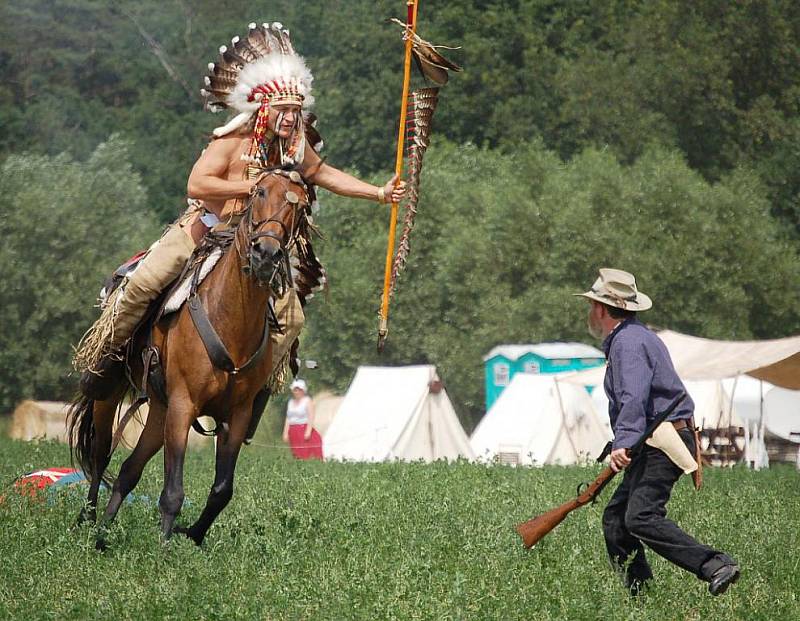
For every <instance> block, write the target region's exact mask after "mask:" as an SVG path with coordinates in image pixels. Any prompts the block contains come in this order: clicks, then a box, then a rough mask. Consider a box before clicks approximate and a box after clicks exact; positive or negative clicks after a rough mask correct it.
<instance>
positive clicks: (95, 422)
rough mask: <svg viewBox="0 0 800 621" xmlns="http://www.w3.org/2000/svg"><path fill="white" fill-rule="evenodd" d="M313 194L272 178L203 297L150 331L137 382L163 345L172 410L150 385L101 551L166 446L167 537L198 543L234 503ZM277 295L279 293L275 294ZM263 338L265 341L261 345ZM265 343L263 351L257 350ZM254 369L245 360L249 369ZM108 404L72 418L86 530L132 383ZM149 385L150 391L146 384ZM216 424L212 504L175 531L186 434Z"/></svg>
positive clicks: (245, 215) (79, 407) (82, 409)
mask: <svg viewBox="0 0 800 621" xmlns="http://www.w3.org/2000/svg"><path fill="white" fill-rule="evenodd" d="M308 209H309V193H308V189H307V188H306V186H305V184H303V182H302V180H300V178H299V177H298V176H297V175H296V174H295V173H292V174H291V175H289V174H287V173H285V172H284V171H271V172H269V173H267V174H266V175H264V176H263V177H262V179H261V180H260V181H259V182H258V183H257V184H256V185H255V186H254V191H253V192H252V193H251V196H250V200H249V201H248V203H247V207H246V208H245V210H244V211H243V212H241V220H240V222H239V224H238V226H237V227H236V230H235V233H234V238H233V243H232V244H231V245H230V246H229V247H228V249H227V251H226V252H225V254H224V255H223V256H222V258H221V259H220V260H219V262H218V264H217V265H216V266H215V268H214V269H213V270H212V271H211V273H210V274H209V275H208V276H207V277H206V279H205V280H204V281H203V282H202V283H200V285H199V286H198V287H197V291H196V293H197V295H196V297H194V298H192V297H190V301H189V303H187V304H184V306H183V307H182V308H181V310H180V311H179V312H178V313H175V314H174V316H173V317H172V318H168V319H166V320H162V321H161V322H159V323H157V324H156V325H155V326H154V327H153V329H152V332H150V331H149V330H143V331H141V332H142V335H139V336H138V337H136V339H135V341H134V344H133V346H132V347H131V348H130V350H129V351H132V352H137V355H132V356H130V357H129V360H130V361H131V363H132V364H131V367H130V368H131V376H132V377H133V378H135V382H136V384H137V387H138V388H141V386H142V375H143V368H142V367H143V365H142V363H141V356H140V355H138V354H139V352H141V351H142V349H143V347H144V346H145V345H146V344H147V343H146V340H147V337H148V336H151V338H152V344H153V345H154V346H155V347H157V349H158V352H159V357H160V361H161V365H162V368H163V371H164V379H165V384H166V391H165V392H166V397H167V398H166V403H164V402H162V401H161V400H160V399H159V398H158V395H157V394H156V393H154V388H153V386H152V385H148V386H147V392H148V396H149V397H150V412H149V415H148V418H147V422H146V424H145V427H144V430H143V432H142V435H141V437H140V439H139V441H138V443H137V445H136V447H135V448H134V450H133V452H132V453H131V455H130V456H129V457H128V458H127V459H126V460H125V462H124V463H123V464H122V467H121V469H120V472H119V476H118V477H117V478H116V480H115V482H114V486H113V489H112V492H111V498H110V499H109V502H108V506H107V507H106V511H105V515H104V516H103V519H102V521H101V528H100V531H99V535H98V540H97V546H98V548H100V549H102V548H104V547H105V543H104V541H103V532H104V531H105V527H106V526H107V525H108V524H110V523H111V521H112V520H113V519H114V517H115V516H116V514H117V512H118V511H119V508H120V505H121V504H122V501H123V499H124V498H125V497H126V496H127V495H128V493H129V492H131V491H132V490H133V489H134V487H135V486H136V484H137V483H138V482H139V479H140V477H141V475H142V470H143V469H144V466H145V464H146V463H147V462H148V461H149V460H150V459H151V458H152V457H153V456H154V455H155V454H156V453H157V452H158V450H159V449H160V448H161V447H162V445H163V446H164V476H165V480H164V488H163V491H162V493H161V497H160V499H159V509H160V511H161V532H162V535H163V537H164V538H169V537H170V535H171V534H172V533H173V532H182V533H184V534H186V535H187V536H188V537H190V538H191V539H192V540H194V541H195V542H196V543H197V544H198V545H199V544H200V543H202V541H203V538H204V537H205V535H206V532H207V531H208V529H209V527H210V526H211V524H212V522H213V521H214V519H215V518H216V517H217V515H219V513H220V512H221V511H222V510H223V509H224V508H225V506H226V505H227V504H228V502H229V501H230V499H231V496H232V495H233V477H234V470H235V467H236V460H237V458H238V455H239V450H240V448H241V445H242V442H243V440H244V438H245V434H246V432H247V429H248V425H249V423H250V419H251V416H252V411H253V409H252V408H253V400H254V398H255V396H256V394H257V393H258V392H259V390H260V389H262V388H263V387H264V385H265V383H266V382H267V379H268V377H269V375H270V372H271V370H272V369H271V367H272V351H271V349H272V348H271V345H270V342H269V338H268V331H269V329H270V326H269V319H268V318H269V313H270V309H269V300H270V297H271V296H272V295H273V294H274V293H278V294H279V295H280V294H281V290H282V289H283V288H284V287H286V286H291V275H290V273H289V271H290V269H291V268H290V267H289V261H288V252H289V250H290V247H291V245H292V244H293V243H296V241H297V235H298V234H299V229H300V228H301V227H302V222H303V221H304V220H305V218H306V216H307V215H308ZM276 289H277V291H276ZM192 302H194V305H195V310H194V311H192V312H195V313H196V311H197V309H196V306H197V305H198V302H199V304H200V305H201V306H202V309H204V310H205V313H202V311H201V314H204V315H205V316H206V317H207V319H208V321H209V323H210V324H211V325H212V326H213V328H214V330H212V331H215V332H216V333H217V334H218V336H219V340H220V341H221V343H222V351H223V352H225V350H226V349H227V352H226V353H227V354H228V362H229V363H230V364H228V365H224V364H223V365H221V366H223V367H227V369H228V370H224V369H223V368H219V366H220V365H219V360H218V358H219V356H216V358H217V364H215V363H214V362H212V360H211V358H212V357H214V356H212V354H210V353H209V352H210V351H211V350H210V349H207V345H205V344H204V341H203V340H202V339H201V336H200V335H199V332H198V329H197V327H196V322H197V321H198V319H197V316H195V317H192V316H191V313H190V310H189V309H188V308H187V307H188V306H190V304H191V303H192ZM264 339H266V341H264ZM259 343H262V345H263V346H259ZM245 361H247V362H245ZM237 364H238V365H240V366H237ZM232 367H235V368H232ZM121 380H122V381H120V382H119V386H118V388H117V389H116V390H115V391H114V393H113V394H112V395H111V396H110V397H109V398H108V399H106V400H103V401H92V400H89V399H88V398H83V399H80V400H78V401H76V402H75V404H73V407H72V409H71V411H70V415H69V416H70V426H71V429H73V430H74V433H73V434H70V436H71V440H72V442H71V449H72V450H73V452H74V454H75V456H76V457H77V459H78V461H79V462H80V464H81V466H82V467H83V470H84V471H85V472H86V474H87V476H88V477H89V478H90V480H91V485H90V488H89V495H88V499H87V505H86V506H85V507H84V509H83V510H82V512H81V515H80V516H79V518H78V520H79V522H82V521H85V520H91V521H95V520H96V504H97V495H98V490H99V487H100V482H101V480H102V478H103V476H104V473H105V470H106V467H107V466H108V462H109V459H110V455H109V453H110V451H111V446H112V426H113V422H114V418H115V416H116V412H117V409H118V405H119V402H120V401H121V399H122V398H123V396H124V394H125V392H126V389H127V388H128V386H127V382H126V381H125V380H124V378H121ZM146 384H147V383H146ZM202 415H204V416H210V417H212V418H214V419H215V420H216V421H217V430H218V433H217V439H216V442H217V447H216V476H215V478H214V484H213V486H212V488H211V492H210V494H209V496H208V501H207V503H206V506H205V508H204V509H203V512H202V514H201V515H200V517H199V518H198V520H197V521H196V522H195V523H194V524H193V525H192V526H191V527H189V528H187V529H182V528H179V527H176V526H175V519H176V517H177V515H178V513H179V512H180V509H181V506H182V504H183V499H184V491H183V463H184V457H185V452H186V443H187V438H188V434H189V428H190V427H191V426H192V423H193V422H194V421H195V420H196V419H197V418H198V416H202Z"/></svg>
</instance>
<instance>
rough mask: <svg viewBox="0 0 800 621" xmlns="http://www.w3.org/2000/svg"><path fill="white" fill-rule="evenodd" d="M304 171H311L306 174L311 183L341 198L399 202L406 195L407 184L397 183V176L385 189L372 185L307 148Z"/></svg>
mask: <svg viewBox="0 0 800 621" xmlns="http://www.w3.org/2000/svg"><path fill="white" fill-rule="evenodd" d="M303 170H304V171H310V172H306V177H307V178H308V180H309V181H311V182H312V183H315V184H316V185H318V186H320V187H321V188H325V189H326V190H329V191H331V192H333V193H334V194H338V195H340V196H348V197H350V198H365V199H367V200H372V201H379V202H391V201H394V202H398V201H400V199H402V198H403V195H404V194H405V183H403V182H402V181H401V182H400V183H397V177H396V176H395V177H392V178H391V179H390V180H389V182H388V183H387V184H386V185H384V186H383V187H380V186H376V185H372V184H371V183H367V182H366V181H361V179H358V178H356V177H354V176H353V175H349V174H347V173H346V172H344V171H343V170H339V169H338V168H334V167H333V166H331V165H330V164H327V163H325V162H323V161H322V160H321V159H320V157H319V155H317V153H316V152H315V151H314V150H313V149H311V148H309V147H306V154H305V157H304V159H303ZM381 190H383V193H382V195H383V197H384V200H383V201H381V200H380V196H381V194H380V191H381Z"/></svg>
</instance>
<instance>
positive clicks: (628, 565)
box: [603, 428, 735, 589]
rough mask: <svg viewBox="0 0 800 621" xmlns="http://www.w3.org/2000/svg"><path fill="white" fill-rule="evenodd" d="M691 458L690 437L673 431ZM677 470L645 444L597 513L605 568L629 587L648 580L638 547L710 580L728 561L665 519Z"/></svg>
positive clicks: (649, 574) (648, 572)
mask: <svg viewBox="0 0 800 621" xmlns="http://www.w3.org/2000/svg"><path fill="white" fill-rule="evenodd" d="M678 433H679V434H680V436H681V439H682V440H683V441H684V443H685V444H686V446H687V447H688V449H689V451H690V452H691V453H692V455H694V435H693V433H692V431H691V430H690V429H688V428H684V429H681V430H680V431H679V432H678ZM682 473H683V471H682V470H681V469H680V468H678V466H676V465H675V464H674V463H672V461H670V459H669V457H667V456H666V454H665V453H663V452H662V451H660V450H659V449H656V448H653V447H651V446H645V448H644V450H643V451H642V452H641V453H640V454H639V456H638V457H636V458H635V459H634V461H633V463H632V464H631V465H630V466H628V468H627V469H626V470H625V475H624V477H623V479H622V483H621V484H620V485H619V487H617V490H616V491H615V492H614V495H613V496H612V497H611V500H610V501H609V502H608V505H607V506H606V509H605V511H604V512H603V535H604V536H605V540H606V548H607V549H608V556H609V558H610V560H611V564H612V565H613V566H614V568H615V569H618V570H619V571H620V572H624V573H625V584H626V586H628V587H629V588H634V589H635V588H638V586H639V585H641V584H642V583H644V582H645V581H646V580H649V579H650V578H652V577H653V572H652V571H651V569H650V565H649V564H648V562H647V559H646V558H645V552H644V546H643V545H642V544H643V543H645V544H647V547H649V548H650V549H651V550H653V551H654V552H656V553H657V554H660V555H661V556H663V557H664V558H665V559H667V560H668V561H670V562H672V563H675V565H677V566H678V567H681V568H683V569H685V570H686V571H690V572H692V573H693V574H694V575H696V576H697V577H698V578H700V579H702V580H706V581H710V579H711V576H712V574H713V573H714V572H715V571H716V570H717V569H719V568H720V567H721V566H722V565H726V564H729V563H733V562H735V561H733V559H731V558H730V557H728V556H727V555H726V554H724V553H722V552H719V551H717V550H714V549H713V548H709V547H708V546H706V545H703V544H702V543H699V542H698V541H696V540H695V539H693V538H692V537H690V536H689V535H687V534H686V533H685V532H683V531H682V530H681V529H680V528H679V527H678V525H677V524H675V522H673V521H672V520H669V519H667V501H668V500H669V497H670V494H671V493H672V487H673V486H674V485H675V483H676V482H677V481H678V479H679V478H680V476H681V474H682Z"/></svg>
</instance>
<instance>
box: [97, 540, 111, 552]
mask: <svg viewBox="0 0 800 621" xmlns="http://www.w3.org/2000/svg"><path fill="white" fill-rule="evenodd" d="M94 549H95V550H97V551H98V552H105V551H106V550H108V544H106V540H105V539H103V538H101V537H98V538H97V541H95V542H94Z"/></svg>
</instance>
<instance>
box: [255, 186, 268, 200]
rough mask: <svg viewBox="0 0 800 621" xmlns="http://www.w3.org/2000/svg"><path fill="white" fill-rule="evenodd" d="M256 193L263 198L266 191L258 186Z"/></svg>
mask: <svg viewBox="0 0 800 621" xmlns="http://www.w3.org/2000/svg"><path fill="white" fill-rule="evenodd" d="M256 194H258V195H259V196H260V197H261V198H264V197H265V196H266V195H267V191H266V190H265V189H264V188H258V190H257V191H256Z"/></svg>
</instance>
